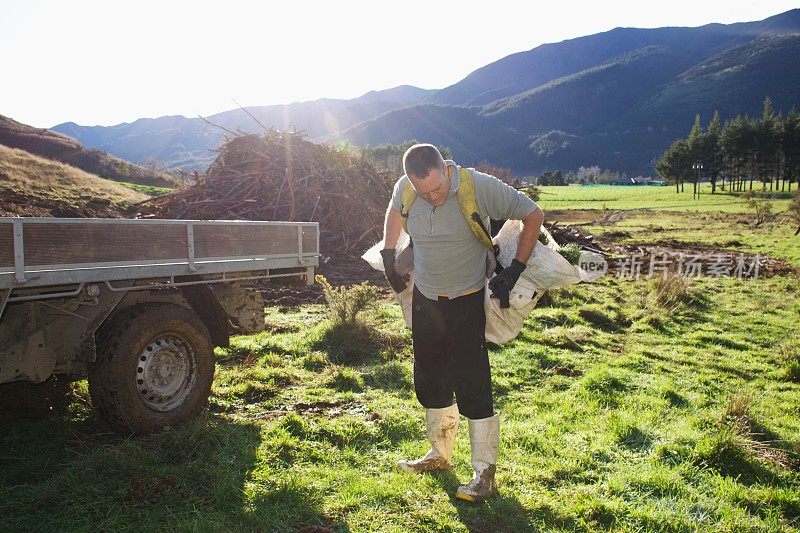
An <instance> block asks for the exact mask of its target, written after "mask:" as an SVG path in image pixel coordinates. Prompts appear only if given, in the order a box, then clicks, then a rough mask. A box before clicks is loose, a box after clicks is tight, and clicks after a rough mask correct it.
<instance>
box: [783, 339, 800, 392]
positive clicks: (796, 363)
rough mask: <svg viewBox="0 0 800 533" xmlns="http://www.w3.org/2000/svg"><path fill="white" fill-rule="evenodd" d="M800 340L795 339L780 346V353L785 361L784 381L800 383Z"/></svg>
mask: <svg viewBox="0 0 800 533" xmlns="http://www.w3.org/2000/svg"><path fill="white" fill-rule="evenodd" d="M798 346H800V339H798V338H796V337H795V338H793V339H791V340H788V341H786V342H784V343H783V344H781V345H780V347H779V348H778V352H779V353H780V356H781V359H783V372H782V374H783V376H782V377H783V379H784V380H786V381H794V382H800V347H798Z"/></svg>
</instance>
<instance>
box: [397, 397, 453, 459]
mask: <svg viewBox="0 0 800 533" xmlns="http://www.w3.org/2000/svg"><path fill="white" fill-rule="evenodd" d="M425 424H426V426H427V433H428V440H429V441H430V443H431V449H430V450H428V453H426V454H425V456H424V457H420V458H419V459H404V460H402V461H398V462H397V468H398V469H399V470H403V471H405V472H430V471H432V470H449V469H450V468H452V466H453V465H452V462H451V460H452V458H453V446H454V445H455V443H456V433H457V431H458V406H457V405H455V404H454V405H451V406H450V407H444V408H442V409H426V410H425Z"/></svg>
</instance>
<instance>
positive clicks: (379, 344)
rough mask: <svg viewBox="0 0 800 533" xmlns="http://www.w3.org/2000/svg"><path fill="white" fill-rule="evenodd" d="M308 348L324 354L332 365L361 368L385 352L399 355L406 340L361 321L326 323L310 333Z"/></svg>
mask: <svg viewBox="0 0 800 533" xmlns="http://www.w3.org/2000/svg"><path fill="white" fill-rule="evenodd" d="M309 337H310V345H309V346H310V348H311V349H312V350H319V351H323V352H325V353H327V355H328V359H329V360H330V361H331V362H333V363H338V364H344V365H361V364H364V363H367V362H375V361H377V360H378V359H379V358H380V356H381V353H382V352H384V351H387V350H388V351H391V352H399V351H401V350H402V348H403V346H404V344H405V341H404V339H403V338H402V337H401V336H399V335H397V336H396V335H392V334H389V333H386V332H383V331H380V330H379V329H377V328H376V327H375V326H373V325H371V324H366V323H364V322H360V321H355V322H334V323H331V322H325V323H322V324H320V326H319V327H318V328H317V330H316V331H314V332H312V333H310V334H309Z"/></svg>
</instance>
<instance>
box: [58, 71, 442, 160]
mask: <svg viewBox="0 0 800 533" xmlns="http://www.w3.org/2000/svg"><path fill="white" fill-rule="evenodd" d="M432 92H433V91H428V90H425V89H420V88H418V87H412V86H410V85H403V86H400V87H395V88H393V89H388V90H385V91H370V92H368V93H366V94H364V95H363V96H360V97H358V98H355V99H353V100H334V99H320V100H315V101H312V102H295V103H293V104H289V105H275V106H265V107H248V108H245V109H246V110H242V109H233V110H231V111H225V112H223V113H218V114H216V115H212V116H210V117H206V119H207V120H208V122H206V121H204V120H202V119H200V118H186V117H182V116H171V117H160V118H153V119H150V118H145V119H139V120H137V121H135V122H132V123H130V124H118V125H116V126H109V127H104V126H79V125H77V124H75V123H73V122H67V123H64V124H59V125H57V126H54V127H53V128H51V129H52V130H53V131H57V132H60V133H63V134H64V135H69V136H70V137H72V138H74V139H77V140H78V141H80V142H82V143H83V144H85V145H87V146H93V147H96V148H100V149H102V150H105V151H107V152H109V153H112V154H115V155H118V156H120V157H123V158H125V159H127V160H129V161H134V162H138V163H145V162H147V161H148V160H149V159H150V158H155V159H157V160H159V161H161V162H163V163H164V165H165V166H166V167H167V168H173V169H174V168H181V169H183V170H205V168H206V167H207V166H208V165H209V164H210V163H211V161H213V160H214V158H215V157H216V156H217V153H216V152H214V151H213V150H214V149H216V148H217V147H218V146H219V145H220V143H221V142H222V140H223V138H224V137H225V135H226V132H225V130H229V131H235V132H239V131H241V132H246V133H258V132H261V131H263V129H262V127H261V125H260V124H263V125H264V126H265V127H267V128H269V127H272V128H275V129H279V130H290V129H293V130H297V131H302V132H305V133H306V134H307V135H308V136H309V137H310V138H318V137H323V136H326V135H330V134H333V133H338V132H340V131H342V130H344V129H347V128H349V127H350V126H353V125H355V124H358V123H359V122H362V121H364V120H369V119H371V118H373V117H376V116H378V115H381V114H383V113H385V112H387V111H390V110H392V109H397V108H400V107H405V106H408V105H413V104H416V103H418V102H420V101H422V100H423V99H425V98H426V97H427V96H429V95H430V94H431V93H432ZM251 115H252V116H251ZM209 122H210V123H211V124H214V125H216V126H220V127H214V126H212V125H211V124H209ZM259 123H260V124H259Z"/></svg>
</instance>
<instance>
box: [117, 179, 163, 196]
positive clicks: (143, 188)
mask: <svg viewBox="0 0 800 533" xmlns="http://www.w3.org/2000/svg"><path fill="white" fill-rule="evenodd" d="M118 183H119V184H120V185H124V186H125V187H127V188H129V189H133V190H134V191H136V192H140V193H143V194H146V195H147V196H161V195H162V194H168V193H171V192H172V191H174V190H175V189H173V188H171V187H156V186H155V185H142V184H140V183H127V182H124V181H120V182H118Z"/></svg>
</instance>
